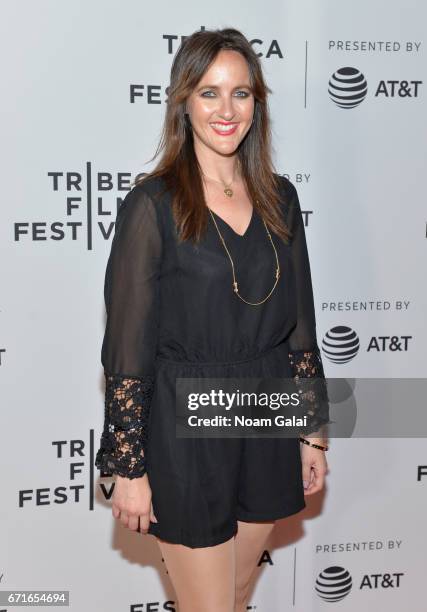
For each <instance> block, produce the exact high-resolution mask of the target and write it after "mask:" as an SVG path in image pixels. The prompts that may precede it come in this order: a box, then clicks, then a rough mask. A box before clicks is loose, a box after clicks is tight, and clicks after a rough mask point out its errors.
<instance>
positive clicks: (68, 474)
mask: <svg viewBox="0 0 427 612" xmlns="http://www.w3.org/2000/svg"><path fill="white" fill-rule="evenodd" d="M48 443H49V444H50V446H51V457H52V460H53V461H58V462H59V463H60V465H61V468H62V469H63V478H62V479H61V482H59V483H56V484H52V483H50V484H49V486H42V487H39V486H37V485H36V484H35V483H31V485H30V486H28V487H27V488H22V489H18V507H19V508H24V507H25V508H28V506H32V507H35V508H43V507H47V506H58V505H60V506H61V505H63V504H67V503H73V504H81V503H87V502H88V505H89V510H93V509H94V492H95V450H96V447H95V430H94V429H90V430H89V439H88V440H87V439H86V440H85V439H82V438H80V437H76V438H64V439H62V440H51V441H50V442H48ZM43 473H44V474H48V472H46V470H45V469H44V470H43ZM109 476H111V474H110V475H109ZM44 481H46V478H44ZM113 490H114V483H112V484H111V485H110V486H109V487H106V486H105V485H104V484H102V485H101V492H102V493H103V496H104V499H106V500H109V499H110V498H111V496H112V494H113Z"/></svg>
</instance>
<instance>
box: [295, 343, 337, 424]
mask: <svg viewBox="0 0 427 612" xmlns="http://www.w3.org/2000/svg"><path fill="white" fill-rule="evenodd" d="M289 362H290V364H291V369H292V377H293V379H294V381H295V384H296V387H297V391H298V393H299V395H300V402H301V407H302V410H303V414H304V415H306V416H307V427H305V428H303V429H302V430H301V432H300V433H301V434H304V435H307V434H310V433H313V432H317V431H318V430H319V429H320V428H321V427H322V426H323V425H326V424H327V423H330V422H331V421H330V420H329V398H328V389H327V386H326V379H325V374H324V371H323V364H322V358H321V355H320V350H319V347H318V346H317V344H316V346H315V347H314V349H313V350H311V351H290V352H289Z"/></svg>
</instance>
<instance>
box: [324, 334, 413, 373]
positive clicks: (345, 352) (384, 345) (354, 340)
mask: <svg viewBox="0 0 427 612" xmlns="http://www.w3.org/2000/svg"><path fill="white" fill-rule="evenodd" d="M410 340H412V336H371V338H370V339H369V340H368V342H367V346H366V352H371V351H376V352H378V353H384V352H391V353H395V352H401V351H403V352H406V351H408V350H409V341H410ZM359 350H360V339H359V336H358V334H357V332H356V331H355V330H354V329H352V328H351V327H348V326H347V325H336V326H335V327H332V328H331V329H329V330H328V331H327V332H326V334H325V336H324V338H323V340H322V351H323V353H324V355H325V357H326V358H327V359H328V360H329V361H331V362H332V363H337V364H345V363H348V362H349V361H351V360H352V359H354V358H355V357H356V355H357V354H358V353H359Z"/></svg>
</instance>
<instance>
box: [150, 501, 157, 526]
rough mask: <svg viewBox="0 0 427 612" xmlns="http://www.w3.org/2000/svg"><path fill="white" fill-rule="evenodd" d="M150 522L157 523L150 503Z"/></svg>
mask: <svg viewBox="0 0 427 612" xmlns="http://www.w3.org/2000/svg"><path fill="white" fill-rule="evenodd" d="M150 521H151V522H152V523H158V520H157V519H156V517H155V514H154V510H153V504H152V503H151V507H150Z"/></svg>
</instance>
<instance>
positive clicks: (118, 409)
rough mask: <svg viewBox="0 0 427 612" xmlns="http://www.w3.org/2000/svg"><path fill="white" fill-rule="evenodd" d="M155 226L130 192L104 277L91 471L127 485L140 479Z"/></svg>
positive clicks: (154, 304)
mask: <svg viewBox="0 0 427 612" xmlns="http://www.w3.org/2000/svg"><path fill="white" fill-rule="evenodd" d="M158 219H159V217H158V211H156V204H155V202H154V201H153V200H152V199H151V197H150V196H149V195H148V194H147V193H146V192H145V191H144V189H143V187H142V185H137V186H135V187H134V188H133V189H132V190H131V191H130V192H129V193H128V194H127V195H126V197H125V199H124V200H123V202H122V204H121V206H120V208H119V211H118V214H117V218H116V223H115V233H114V237H113V241H112V244H111V251H110V255H109V258H108V262H107V268H106V273H105V284H104V297H105V307H106V312H107V321H106V327H105V333H104V339H103V343H102V351H101V362H102V365H103V367H104V376H105V412H104V428H103V432H102V436H101V441H100V447H99V449H98V451H97V454H96V459H95V465H96V467H97V468H98V469H99V470H102V471H104V472H107V473H110V474H119V475H120V476H124V477H126V478H137V477H140V476H143V475H144V474H145V472H146V465H145V456H144V448H145V445H146V442H147V434H148V431H147V424H148V415H149V409H150V402H151V398H152V394H153V391H154V380H155V379H154V359H155V353H156V347H157V337H158V312H159V305H158V301H159V288H158V284H159V276H160V263H161V257H162V234H161V229H160V223H159V220H158Z"/></svg>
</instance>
